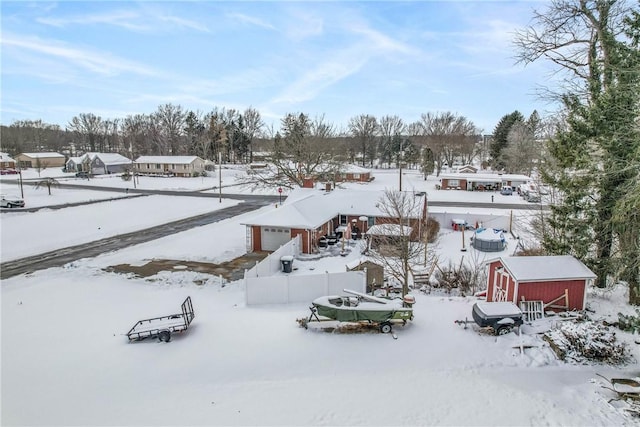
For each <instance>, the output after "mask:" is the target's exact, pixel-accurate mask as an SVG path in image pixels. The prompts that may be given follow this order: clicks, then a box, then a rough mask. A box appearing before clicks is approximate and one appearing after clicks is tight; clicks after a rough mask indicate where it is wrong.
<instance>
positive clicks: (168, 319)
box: [127, 297, 195, 342]
mask: <svg viewBox="0 0 640 427" xmlns="http://www.w3.org/2000/svg"><path fill="white" fill-rule="evenodd" d="M181 308H182V313H178V314H170V315H168V316H162V317H154V318H152V319H145V320H140V321H138V322H137V323H136V324H135V325H133V328H131V329H130V330H129V332H127V337H128V338H129V342H131V341H142V340H144V339H146V338H158V340H160V341H164V342H169V341H171V333H173V332H184V331H186V330H187V329H188V328H189V325H190V324H191V321H192V320H193V318H194V317H195V313H194V312H193V304H191V297H187V299H185V300H184V302H183V303H182V305H181Z"/></svg>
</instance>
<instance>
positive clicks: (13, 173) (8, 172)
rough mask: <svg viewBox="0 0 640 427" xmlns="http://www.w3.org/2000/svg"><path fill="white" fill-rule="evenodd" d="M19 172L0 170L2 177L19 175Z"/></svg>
mask: <svg viewBox="0 0 640 427" xmlns="http://www.w3.org/2000/svg"><path fill="white" fill-rule="evenodd" d="M17 174H18V171H17V170H15V169H0V175H17Z"/></svg>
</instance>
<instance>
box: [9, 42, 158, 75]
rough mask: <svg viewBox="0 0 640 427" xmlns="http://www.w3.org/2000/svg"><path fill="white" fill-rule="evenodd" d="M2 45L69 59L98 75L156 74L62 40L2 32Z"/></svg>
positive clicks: (130, 62) (144, 67) (150, 70)
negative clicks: (70, 44) (25, 36)
mask: <svg viewBox="0 0 640 427" xmlns="http://www.w3.org/2000/svg"><path fill="white" fill-rule="evenodd" d="M2 46H4V47H17V48H20V49H24V50H26V51H30V52H36V53H39V54H44V55H47V56H49V57H54V58H58V59H63V60H65V61H70V62H71V63H72V64H74V65H75V66H77V67H80V68H84V69H86V70H89V71H92V72H94V73H96V74H100V75H117V74H121V73H134V74H139V75H146V76H151V75H157V74H158V73H156V72H155V71H154V70H152V69H150V68H148V67H146V66H144V65H141V64H137V63H135V62H132V61H128V60H126V59H122V58H118V57H116V56H113V55H111V54H109V53H105V52H98V51H95V50H91V51H90V50H86V49H85V50H83V49H79V48H75V47H72V46H69V45H67V44H65V43H62V42H56V41H51V40H45V39H41V38H38V37H28V38H23V37H20V36H16V35H12V34H4V35H3V38H2ZM18 52H19V51H18ZM5 54H6V50H5Z"/></svg>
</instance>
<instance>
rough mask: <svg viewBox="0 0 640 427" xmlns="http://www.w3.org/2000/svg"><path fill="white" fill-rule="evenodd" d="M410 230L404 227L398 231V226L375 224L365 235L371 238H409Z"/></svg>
mask: <svg viewBox="0 0 640 427" xmlns="http://www.w3.org/2000/svg"><path fill="white" fill-rule="evenodd" d="M412 230H413V229H412V228H411V227H407V226H406V225H403V226H402V229H400V225H399V224H376V225H372V226H371V227H369V229H368V230H367V233H366V234H368V235H371V236H409V235H410V234H411V231H412Z"/></svg>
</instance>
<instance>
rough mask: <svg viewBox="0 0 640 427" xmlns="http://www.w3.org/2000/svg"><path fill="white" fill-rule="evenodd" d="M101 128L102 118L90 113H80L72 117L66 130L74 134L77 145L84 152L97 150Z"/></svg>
mask: <svg viewBox="0 0 640 427" xmlns="http://www.w3.org/2000/svg"><path fill="white" fill-rule="evenodd" d="M102 127H103V125H102V118H101V117H100V116H96V115H95V114H92V113H81V114H79V115H78V116H74V117H73V118H72V119H71V121H70V122H69V124H68V125H67V129H68V130H70V131H72V132H75V134H76V135H77V136H78V138H79V139H78V142H79V144H78V145H79V146H80V147H81V148H82V151H85V152H86V151H92V152H95V151H96V150H97V147H98V143H99V140H100V135H101V133H102Z"/></svg>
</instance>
